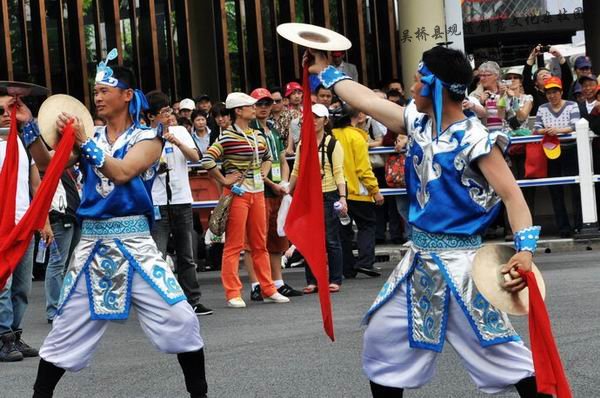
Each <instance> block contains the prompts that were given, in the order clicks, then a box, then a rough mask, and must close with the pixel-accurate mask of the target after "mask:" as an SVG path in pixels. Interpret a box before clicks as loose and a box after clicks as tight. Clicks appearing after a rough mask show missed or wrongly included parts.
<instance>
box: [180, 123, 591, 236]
mask: <svg viewBox="0 0 600 398" xmlns="http://www.w3.org/2000/svg"><path fill="white" fill-rule="evenodd" d="M593 137H597V136H596V135H595V134H593V133H592V132H591V131H590V129H589V123H588V121H587V120H585V119H581V120H579V121H578V122H577V124H576V132H575V133H571V134H563V135H561V136H559V139H560V140H561V141H566V140H573V139H575V140H576V142H577V159H578V164H579V175H578V176H567V177H548V178H537V179H529V180H518V181H517V183H518V184H519V186H520V187H522V188H527V187H536V186H551V185H575V184H578V185H579V189H580V191H581V209H582V218H583V229H582V231H581V234H580V236H579V237H580V238H582V239H588V238H595V237H600V233H599V232H598V215H597V214H596V192H595V189H594V184H595V183H600V174H596V175H594V170H593V157H592V146H591V139H592V138H593ZM542 138H543V135H530V136H523V137H512V138H511V143H512V144H528V143H533V142H540V141H541V140H542ZM369 153H370V154H389V153H396V150H395V149H394V147H377V148H370V149H369ZM292 159H293V157H292ZM189 167H191V168H195V167H199V164H198V163H189ZM381 194H382V195H383V196H399V195H406V189H405V188H383V189H381ZM216 205H217V201H216V200H206V201H197V202H194V203H192V207H193V208H194V209H211V208H214V207H215V206H216Z"/></svg>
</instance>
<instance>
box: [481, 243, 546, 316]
mask: <svg viewBox="0 0 600 398" xmlns="http://www.w3.org/2000/svg"><path fill="white" fill-rule="evenodd" d="M515 253H516V251H515V249H513V248H512V247H509V246H503V245H486V246H483V247H482V248H481V249H479V250H477V253H476V254H475V259H474V260H473V268H472V270H471V275H472V277H473V280H474V282H475V285H476V286H477V289H479V291H480V292H481V294H482V295H483V297H485V298H486V300H487V301H489V302H490V304H492V305H493V306H494V307H496V308H498V309H499V310H501V311H504V312H506V313H508V314H511V315H526V314H527V313H528V312H529V288H527V287H526V288H525V289H523V290H521V291H520V292H518V293H511V292H508V291H507V290H505V289H504V288H503V287H502V286H501V284H502V283H503V282H504V280H505V276H504V275H503V274H501V273H500V269H501V268H502V267H503V266H504V265H505V264H506V263H508V261H509V260H510V258H511V257H512V256H514V255H515ZM532 271H533V273H534V274H535V279H536V280H537V283H538V287H539V289H540V293H541V294H542V297H545V296H546V285H545V283H544V279H543V278H542V274H541V272H540V270H539V269H538V267H537V266H536V265H535V264H532Z"/></svg>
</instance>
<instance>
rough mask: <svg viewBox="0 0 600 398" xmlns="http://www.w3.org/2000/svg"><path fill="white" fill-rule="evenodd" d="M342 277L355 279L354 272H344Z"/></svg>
mask: <svg viewBox="0 0 600 398" xmlns="http://www.w3.org/2000/svg"><path fill="white" fill-rule="evenodd" d="M344 279H356V272H355V273H353V274H344Z"/></svg>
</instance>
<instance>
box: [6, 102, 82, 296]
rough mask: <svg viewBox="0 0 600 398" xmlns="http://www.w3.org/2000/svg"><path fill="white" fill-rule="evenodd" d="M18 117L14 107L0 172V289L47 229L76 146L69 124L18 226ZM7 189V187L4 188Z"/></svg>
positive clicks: (71, 127)
mask: <svg viewBox="0 0 600 398" xmlns="http://www.w3.org/2000/svg"><path fill="white" fill-rule="evenodd" d="M15 115H16V109H15V108H13V109H12V111H11V122H10V133H9V135H8V144H7V148H6V157H5V159H4V165H3V167H2V172H1V173H0V184H1V185H0V186H1V187H2V188H1V189H2V191H3V193H6V194H3V195H2V199H0V214H1V218H0V231H1V233H2V235H0V289H3V288H4V286H5V285H6V282H7V281H8V278H9V277H10V276H11V275H12V273H13V272H14V270H15V268H16V267H17V265H18V264H19V261H20V260H21V257H23V254H24V253H25V251H26V250H27V247H28V246H29V242H30V241H31V238H32V237H33V234H34V233H35V231H37V230H40V229H42V228H43V227H44V224H45V223H46V217H48V211H49V210H50V205H51V204H52V198H53V197H54V193H55V192H56V187H57V186H58V181H59V180H60V176H61V175H62V173H63V171H64V169H65V166H66V164H67V162H68V161H69V156H70V154H71V150H72V149H73V144H74V143H75V134H74V131H73V125H72V124H70V123H69V124H68V125H67V126H66V127H65V129H64V131H63V136H62V139H61V140H60V143H59V145H58V147H57V148H56V152H55V154H54V156H53V157H52V161H51V162H50V164H49V165H48V169H47V170H46V173H45V174H44V179H43V180H42V183H41V184H40V186H39V188H38V190H37V192H36V194H35V197H34V198H33V200H32V201H31V204H30V206H29V208H28V209H27V212H26V213H25V215H24V216H23V218H22V219H21V221H19V224H17V225H16V226H15V201H16V192H17V190H16V185H17V178H18V176H17V172H18V164H19V154H18V146H17V145H18V144H17V121H16V117H15ZM5 184H7V185H5ZM5 186H6V187H7V188H4V187H5Z"/></svg>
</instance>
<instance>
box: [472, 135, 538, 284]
mask: <svg viewBox="0 0 600 398" xmlns="http://www.w3.org/2000/svg"><path fill="white" fill-rule="evenodd" d="M477 164H478V166H479V169H480V170H481V172H482V173H483V175H484V177H485V178H486V180H487V181H488V182H489V183H490V185H491V186H492V187H493V188H494V191H496V193H497V194H498V195H499V196H500V198H501V199H502V201H503V202H504V205H505V206H506V212H507V214H508V220H509V222H510V226H511V228H512V230H513V231H520V230H522V229H524V228H527V227H530V226H531V225H532V223H533V220H532V218H531V212H530V211H529V207H527V202H525V198H524V197H523V193H522V192H521V189H520V188H519V186H518V185H517V181H516V180H515V178H514V176H513V174H512V172H511V171H510V169H509V168H508V165H507V164H506V161H505V160H504V157H503V156H502V153H501V151H500V148H498V147H497V146H494V149H493V150H492V152H491V153H490V154H489V155H487V156H484V157H482V158H481V159H480V160H479V161H478V163H477ZM532 257H533V255H532V253H531V252H529V251H521V252H519V253H517V254H515V255H514V256H513V257H512V258H511V259H510V261H509V262H508V263H507V264H506V266H504V268H503V269H502V273H504V274H507V273H510V274H511V276H512V278H513V279H512V281H510V282H507V283H505V285H504V287H505V288H506V289H507V290H510V291H514V292H516V291H519V290H522V289H524V288H525V286H526V285H525V281H524V280H523V279H522V278H521V277H520V276H519V275H518V274H517V273H515V271H514V268H520V269H521V270H523V271H531V260H532ZM511 270H513V271H512V272H511Z"/></svg>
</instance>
